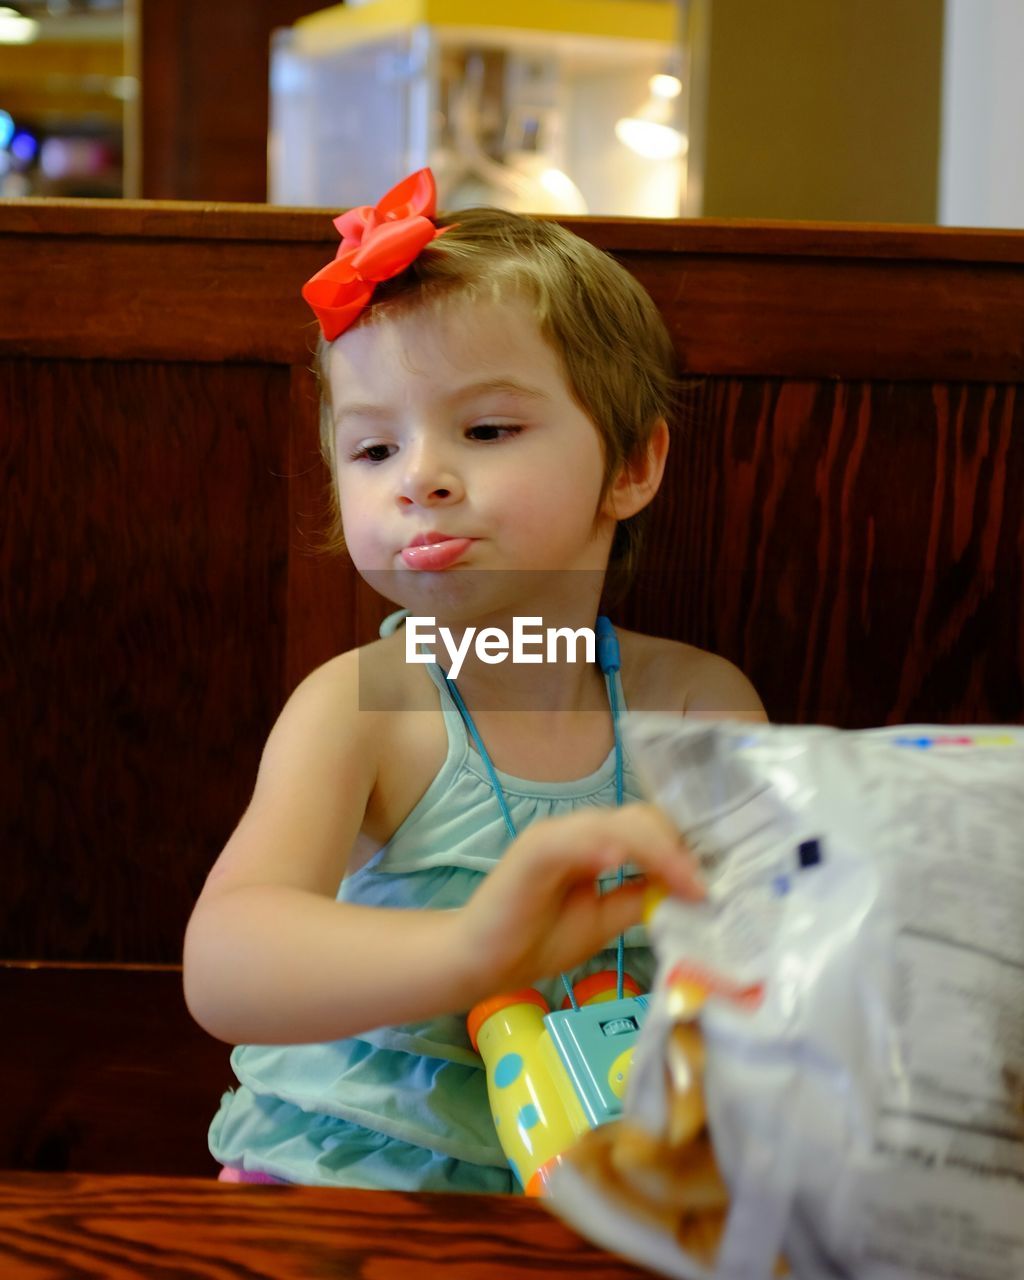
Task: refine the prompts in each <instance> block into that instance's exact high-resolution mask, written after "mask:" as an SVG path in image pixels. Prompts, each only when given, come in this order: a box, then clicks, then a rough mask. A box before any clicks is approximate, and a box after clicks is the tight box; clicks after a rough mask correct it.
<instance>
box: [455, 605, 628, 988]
mask: <svg viewBox="0 0 1024 1280" xmlns="http://www.w3.org/2000/svg"><path fill="white" fill-rule="evenodd" d="M596 641H597V644H596V648H597V664H598V666H599V667H600V669H601V673H602V675H603V676H604V680H605V685H606V687H607V689H608V706H609V709H610V710H611V713H612V733H613V735H614V738H615V803H616V804H617V805H621V804H622V800H623V792H624V787H623V751H622V734H621V733H620V732H619V714H620V712H619V695H618V689H617V686H616V680H615V677H616V675H617V674H618V672H619V670H620V669H621V665H622V659H621V655H620V652H619V640H618V637H617V636H616V634H615V628H614V627H613V626H612V624H611V622H610V621H609V620H608V619H607V618H606V617H605V616H604V614H601V616H600V617H599V618H598V620H597V628H596ZM438 670H440V672H441V675H442V676H443V677H444V683H445V686H446V688H447V689H448V692H449V693H450V694H451V696H452V701H453V702H454V703H455V705H456V707H457V708H458V711H459V715H460V716H461V717H462V720H463V723H464V724H465V726H466V729H467V731H468V733H469V735H470V737H471V738H472V739H473V742H474V744H475V746H476V749H477V751H478V752H479V753H480V759H481V760H482V761H483V765H484V768H485V770H486V771H487V776H488V778H489V779H490V782H491V786H492V788H493V789H494V796H495V799H496V800H497V801H498V807H499V808H500V809H501V816H502V818H503V819H504V821H505V829H506V831H507V832H508V834H509V837H510V838H511V839H512V840H514V839H515V838H516V836H517V835H518V832H517V831H516V825H515V823H514V822H513V821H512V814H511V812H510V811H509V807H508V801H507V800H506V799H505V792H504V789H503V788H502V785H501V781H500V779H499V778H498V774H497V770H496V769H495V768H494V764H493V762H492V761H491V757H490V754H489V753H488V750H487V748H486V747H485V746H484V741H483V738H481V736H480V732H479V730H478V729H477V727H476V725H475V723H474V722H473V717H472V716H471V715H470V714H469V708H468V707H467V706H466V704H465V702H463V700H462V695H461V694H460V693H459V690H458V688H457V687H456V684H455V681H454V680H451V679H450V678H449V676H448V673H447V672H446V671H444V670H443V668H440V667H439V668H438ZM624 878H625V870H624V868H622V867H620V868H619V873H618V877H617V879H616V884H617V885H619V886H621V885H622V884H623V881H624ZM560 976H561V979H562V986H563V987H565V991H566V995H567V996H568V997H569V1003H570V1004H571V1006H572V1008H573V1009H574V1010H576V1011H577V1012H578V1011H579V1007H580V1006H579V1001H578V1000H577V999H576V993H575V992H574V991H573V989H572V983H571V982H570V981H569V979H568V977H567V976H566V975H565V974H564V973H563V974H561V975H560ZM615 977H616V996H617V998H618V999H619V1000H621V999H622V998H623V994H624V990H625V980H626V938H625V934H621V933H620V934H619V940H618V944H617V947H616V963H615Z"/></svg>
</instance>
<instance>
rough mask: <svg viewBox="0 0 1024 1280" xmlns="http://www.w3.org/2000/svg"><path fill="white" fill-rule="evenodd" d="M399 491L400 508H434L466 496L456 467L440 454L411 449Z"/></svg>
mask: <svg viewBox="0 0 1024 1280" xmlns="http://www.w3.org/2000/svg"><path fill="white" fill-rule="evenodd" d="M407 459H408V460H407V463H406V467H405V470H404V472H403V473H402V479H401V483H400V485H399V490H398V505H399V506H401V507H410V506H420V507H434V506H441V505H444V504H448V503H451V502H458V501H459V500H460V499H461V498H462V496H463V486H462V481H461V479H460V477H459V475H458V473H457V472H456V470H455V468H454V467H452V466H450V465H449V464H448V463H447V462H446V461H445V460H444V459H443V458H442V457H441V456H439V455H438V454H437V453H435V452H433V451H431V452H428V451H426V450H417V451H415V452H412V451H410V452H409V453H408V455H407Z"/></svg>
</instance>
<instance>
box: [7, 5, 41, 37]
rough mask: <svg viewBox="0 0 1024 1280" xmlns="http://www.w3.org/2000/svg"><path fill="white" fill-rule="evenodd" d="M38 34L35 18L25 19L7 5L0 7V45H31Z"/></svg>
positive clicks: (37, 24)
mask: <svg viewBox="0 0 1024 1280" xmlns="http://www.w3.org/2000/svg"><path fill="white" fill-rule="evenodd" d="M38 34H39V23H38V22H36V20H35V18H25V17H23V16H22V15H21V14H20V13H19V12H18V11H17V9H9V8H7V6H6V5H5V6H3V7H0V44H31V42H32V41H33V40H34V39H35V38H36V36H37V35H38Z"/></svg>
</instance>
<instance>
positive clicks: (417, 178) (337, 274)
mask: <svg viewBox="0 0 1024 1280" xmlns="http://www.w3.org/2000/svg"><path fill="white" fill-rule="evenodd" d="M436 203H437V188H436V187H435V186H434V175H433V174H432V173H431V172H430V170H429V169H418V170H417V171H416V172H415V173H412V174H410V175H409V177H408V178H403V179H402V181H401V182H400V183H399V184H398V186H397V187H392V188H391V190H390V191H389V192H388V193H387V195H386V196H384V197H382V198H381V200H380V201H378V203H377V204H376V205H375V206H371V205H368V204H366V205H361V206H360V207H359V208H358V209H349V211H348V213H343V214H342V215H341V216H340V217H338V218H335V219H334V225H335V226H336V227H337V228H338V231H339V232H340V233H341V244H340V245H339V246H338V252H337V254H336V255H335V258H334V261H333V262H329V263H328V264H327V266H326V267H323V268H321V270H319V271H318V272H317V273H316V275H315V276H312V277H310V279H309V280H307V281H306V283H305V284H304V285H303V286H302V296H303V297H304V298H305V299H306V301H307V302H308V303H309V305H310V306H311V307H312V308H313V310H314V311H315V312H316V317H317V319H318V320H319V321H320V328H321V329H322V330H323V335H324V337H325V338H326V339H327V341H328V342H333V341H334V339H335V338H336V337H337V336H338V335H339V334H340V333H344V332H345V330H346V329H347V328H348V327H349V325H350V324H352V322H353V321H354V320H355V319H356V318H357V316H358V315H359V313H360V312H361V311H362V310H363V308H364V307H365V306H366V305H367V303H368V302H369V301H370V298H371V297H372V296H373V291H374V289H375V288H376V287H377V284H378V282H379V281H381V280H390V279H391V277H392V276H397V275H398V273H399V272H400V271H404V270H405V268H406V267H407V266H408V265H409V264H410V263H411V262H412V261H413V260H414V259H415V258H416V257H417V256H418V254H419V252H420V250H421V249H423V248H424V246H425V245H428V244H429V243H430V241H431V240H433V239H434V238H435V237H436V236H439V235H440V234H441V232H442V231H443V230H444V228H443V227H435V226H434V224H433V222H432V221H431V219H432V218H433V216H434V209H435V206H436Z"/></svg>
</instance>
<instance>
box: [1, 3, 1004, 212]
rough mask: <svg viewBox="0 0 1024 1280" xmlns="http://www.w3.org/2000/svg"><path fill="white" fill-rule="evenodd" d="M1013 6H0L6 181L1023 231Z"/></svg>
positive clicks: (89, 192) (181, 196)
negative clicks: (410, 179) (413, 196)
mask: <svg viewBox="0 0 1024 1280" xmlns="http://www.w3.org/2000/svg"><path fill="white" fill-rule="evenodd" d="M1022 57H1024V3H1022V0H897V2H896V3H894V2H893V0H772V3H770V4H765V3H763V0H547V2H544V0H488V4H486V5H484V4H483V3H482V2H477V3H473V2H472V0H361V2H359V3H356V0H349V3H348V4H345V5H334V6H329V7H325V6H324V5H323V4H316V3H308V2H305V3H304V2H303V0H217V2H216V3H210V2H209V0H0V194H2V196H4V197H6V198H18V197H22V196H91V197H112V198H118V197H128V198H135V197H141V198H147V199H159V200H198V201H246V202H263V201H267V200H269V201H271V202H273V203H276V204H287V205H316V206H329V207H331V206H344V205H349V204H354V203H361V202H363V201H365V200H366V199H368V198H372V197H373V196H374V195H375V194H379V193H382V192H383V191H384V190H385V189H386V187H387V186H388V185H390V184H391V183H392V182H393V181H397V179H398V178H400V177H401V176H403V175H404V174H405V173H407V172H409V171H410V170H411V169H413V168H416V167H418V166H419V165H421V164H431V165H432V166H433V168H434V170H435V172H436V174H437V176H438V181H439V187H440V197H441V204H442V206H446V207H450V208H454V207H459V206H461V205H466V204H469V203H477V202H486V203H493V204H498V205H502V206H504V207H509V208H518V209H522V210H526V211H532V212H550V213H557V214H565V215H573V214H580V213H591V214H596V215H603V216H608V215H617V214H621V215H627V216H650V217H675V216H681V215H682V216H693V217H696V216H706V217H739V218H744V217H747V218H785V219H813V220H822V221H860V222H903V223H943V224H947V225H963V226H989V227H1022V226H1024V165H1022V164H1021V163H1020V157H1021V155H1022V154H1024V147H1022V143H1024V77H1022V76H1021V75H1020V70H1019V67H1020V64H1021V62H1022Z"/></svg>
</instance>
